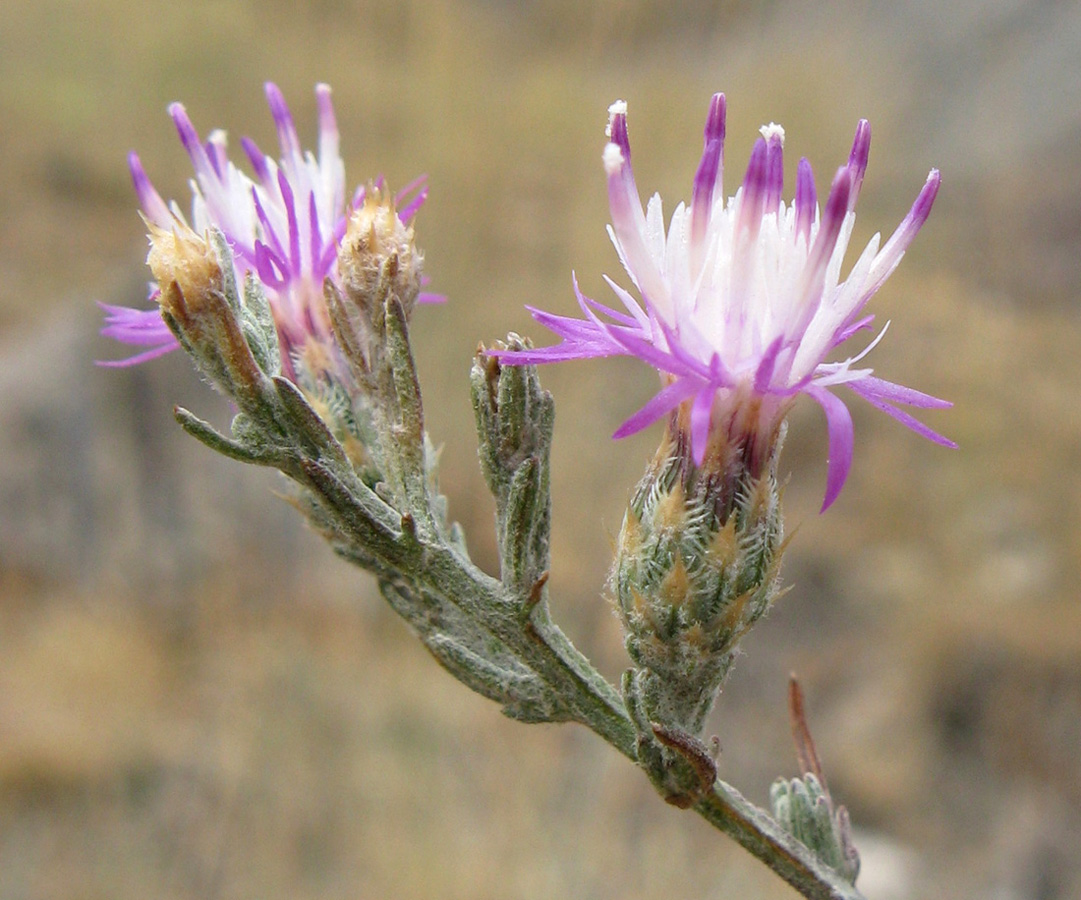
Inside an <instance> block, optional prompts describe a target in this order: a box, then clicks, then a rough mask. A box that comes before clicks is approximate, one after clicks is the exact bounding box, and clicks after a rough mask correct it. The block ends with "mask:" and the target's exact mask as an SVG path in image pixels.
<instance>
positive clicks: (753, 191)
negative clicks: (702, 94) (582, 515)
mask: <svg viewBox="0 0 1081 900" xmlns="http://www.w3.org/2000/svg"><path fill="white" fill-rule="evenodd" d="M724 138H725V99H724V95H723V94H717V95H715V96H714V97H713V100H712V102H711V104H710V109H709V115H708V118H707V120H706V128H705V142H704V143H705V146H704V149H703V152H702V160H701V162H700V163H699V166H698V171H697V173H696V174H695V178H694V186H693V190H692V193H691V202H690V205H689V206H688V205H685V204H682V203H681V204H680V205H679V206H678V207H677V208H676V210H675V212H674V213H673V215H672V219H671V222H670V224H669V225H668V228H667V231H666V229H665V225H664V221H663V218H662V212H661V199H660V197H659V196H656V195H654V197H653V198H652V199H651V200H650V201H649V204H648V206H647V207H646V209H645V210H644V211H643V209H642V204H641V201H640V200H639V195H638V188H637V186H636V184H635V180H634V173H633V171H632V169H631V163H630V159H631V154H630V143H629V140H628V136H627V105H626V104H625V103H623V102H617V103H614V104H613V105H612V106H611V108H610V109H609V123H608V139H609V142H608V144H607V146H606V147H605V148H604V155H603V160H604V168H605V172H606V174H607V176H608V199H609V204H610V207H611V213H612V225H611V227H609V229H608V233H609V236H610V237H611V239H612V243H613V244H614V245H615V248H616V252H617V253H618V254H619V258H620V261H621V262H622V263H623V267H624V268H625V269H626V271H627V274H628V275H629V276H630V279H631V281H632V282H633V284H634V286H635V288H637V290H638V293H639V295H640V296H641V298H642V300H641V302H639V301H638V300H636V299H635V298H634V297H633V296H632V295H631V294H630V293H629V292H628V291H626V290H625V289H623V288H622V287H620V286H619V285H617V284H616V283H615V282H613V281H612V280H610V279H607V278H606V279H605V280H606V281H607V282H608V284H609V286H610V287H611V288H612V290H613V291H614V292H615V294H616V296H617V297H618V298H619V301H620V303H621V305H622V307H623V309H613V308H611V307H608V306H605V305H603V304H601V303H599V302H597V301H596V300H593V299H591V298H589V297H586V296H585V295H584V294H582V292H581V291H580V290H579V289H578V284H577V280H575V284H574V290H575V293H576V295H577V297H578V304H579V306H580V307H581V310H582V313H583V318H580V319H578V318H571V317H567V316H559V315H555V314H553V313H549V312H544V311H542V310H539V309H532V308H531V309H530V312H531V313H532V314H533V317H534V319H536V320H537V321H538V322H540V323H541V324H542V325H544V326H545V327H547V328H549V329H550V330H552V331H553V332H555V333H556V334H557V335H559V337H561V338H562V342H561V343H559V344H557V345H555V346H551V347H542V348H539V349H536V350H524V351H518V352H508V351H503V352H498V351H497V352H496V354H495V355H498V356H499V358H500V360H501V361H502V362H505V363H509V364H527V363H545V362H557V361H560V360H566V359H584V358H588V357H597V356H614V355H629V356H635V357H637V358H639V359H641V360H643V361H644V362H646V363H649V364H650V365H651V366H653V367H654V368H655V369H657V370H658V371H659V373H660V375H661V381H662V388H661V390H660V391H659V392H658V393H657V394H656V395H655V396H654V397H653V399H651V400H650V401H649V402H648V403H647V404H646V405H645V406H643V407H642V408H641V409H640V410H639V411H638V412H637V413H635V414H634V415H633V416H631V417H630V418H629V419H628V420H627V421H626V422H624V423H623V424H622V425H621V426H620V427H619V429H618V430H617V431H616V433H615V435H614V436H615V437H617V438H619V437H625V436H627V435H629V434H633V433H635V432H637V431H639V430H641V429H643V428H645V427H646V426H647V425H649V424H651V423H652V422H654V421H656V420H658V419H660V418H662V417H665V416H672V417H673V422H674V423H675V424H676V425H677V427H678V429H679V432H680V433H681V434H682V435H683V436H684V439H685V440H686V441H687V442H688V443H689V446H690V448H691V451H692V455H693V458H694V461H695V464H696V465H702V463H703V461H704V460H705V459H706V457H707V451H708V450H709V449H710V448H711V447H715V446H724V445H733V444H735V445H739V446H742V447H744V448H746V453H747V457H748V461H749V463H750V466H751V468H752V470H755V469H759V470H760V468H761V466H763V465H764V464H765V460H766V458H767V457H768V455H769V453H770V448H771V447H772V446H773V443H774V441H775V439H776V435H777V433H778V429H779V428H780V425H781V423H782V422H783V420H784V417H785V415H786V414H787V412H788V410H789V408H790V407H791V405H792V403H793V402H794V401H795V398H796V397H797V396H798V395H799V394H807V395H808V396H810V397H811V398H812V399H813V400H815V401H816V402H817V403H818V404H819V405H820V406H821V407H822V409H823V410H824V411H825V414H826V421H827V425H828V429H829V465H828V475H827V481H826V494H825V500H824V502H823V505H822V509H823V510H825V509H826V508H827V507H828V506H829V505H830V504H831V503H833V501H834V500H835V499H836V498H837V495H838V494H839V493H840V490H841V487H842V486H843V485H844V482H845V478H846V477H847V475H848V470H849V467H850V464H851V461H852V447H853V428H852V418H851V416H850V414H849V412H848V409H847V408H846V407H845V405H844V403H843V402H841V400H840V399H839V398H838V397H837V396H836V395H835V394H834V393H833V391H834V389H835V388H838V387H841V386H844V387H847V388H850V389H851V390H852V391H854V392H855V393H857V394H858V395H860V396H861V397H863V398H864V399H865V400H867V401H869V402H870V403H871V404H873V405H874V406H877V407H878V408H879V409H881V410H883V411H885V412H886V413H888V414H889V415H891V416H893V417H894V418H895V419H897V420H898V421H900V422H901V423H902V424H904V425H906V426H908V427H909V428H911V429H912V430H913V431H915V432H916V433H917V434H920V435H923V436H924V437H926V438H928V439H930V440H932V441H935V442H936V443H939V444H943V445H945V446H948V447H953V446H956V445H955V444H954V443H953V442H952V441H949V440H947V439H946V438H944V437H942V436H941V435H939V434H937V433H936V432H934V431H932V430H931V429H930V428H928V427H927V426H926V425H923V424H922V423H920V422H918V421H917V420H916V419H914V418H913V417H912V416H911V415H910V414H909V413H907V412H905V411H904V410H903V409H901V408H900V407H901V406H910V407H925V408H941V407H948V406H950V405H951V404H950V403H949V402H947V401H945V400H940V399H938V398H936V397H931V396H929V395H927V394H924V393H921V392H919V391H916V390H912V389H911V388H906V387H902V386H900V385H897V384H892V383H890V382H888V381H883V380H882V379H880V378H876V377H874V376H873V375H872V370H871V369H869V368H865V367H861V366H859V365H858V364H859V362H860V360H862V359H863V357H864V356H865V355H866V354H867V353H868V352H869V350H870V349H871V347H873V346H874V345H875V344H876V343H877V342H878V340H880V339H881V337H882V334H883V333H884V332H885V328H883V329H882V332H881V333H880V334H879V335H878V337H877V338H876V339H875V340H874V341H872V342H871V345H870V346H868V347H867V348H866V349H864V350H863V351H862V352H861V353H859V354H857V355H854V356H849V357H848V358H846V359H843V360H841V361H840V362H827V361H826V360H827V358H828V357H829V356H831V355H832V353H833V351H834V350H835V348H837V347H838V346H840V345H841V344H843V343H844V342H845V341H847V340H848V339H849V338H850V337H852V336H853V335H854V334H855V333H856V332H857V331H860V330H862V329H865V328H867V327H868V326H870V324H871V322H872V319H873V316H870V315H867V314H865V312H864V309H865V307H866V305H867V302H868V300H870V298H871V297H872V296H873V295H874V293H875V292H876V291H877V290H878V289H879V288H880V287H881V286H882V284H883V283H884V282H885V280H886V279H887V278H888V277H889V275H890V273H891V272H892V271H893V270H894V269H895V268H896V267H897V264H898V263H899V262H900V261H901V257H902V256H903V255H904V252H905V250H906V249H907V248H908V245H909V244H910V243H912V240H913V238H914V237H915V236H916V233H917V232H918V231H919V230H920V227H921V226H922V225H923V223H924V222H925V221H926V219H927V216H928V214H929V213H930V211H931V204H932V203H933V202H934V199H935V194H936V193H937V192H938V187H939V173H938V171H937V170H932V171H931V173H930V175H929V176H928V178H927V182H926V184H925V185H924V186H923V189H922V190H921V191H920V193H919V196H918V197H917V198H916V202H915V203H914V204H913V206H912V209H911V210H910V211H909V213H908V215H907V216H906V217H905V218H904V220H903V221H902V222H901V224H900V226H899V227H898V228H897V230H896V231H895V232H894V233H893V235H892V236H891V237H890V239H889V240H887V241H886V242H885V243H884V244H882V243H881V242H880V238H879V235H877V234H876V235H875V236H874V237H873V238H871V241H870V243H869V244H868V245H867V247H866V249H865V250H864V251H863V253H862V254H861V255H860V257H859V259H858V260H857V261H856V263H855V265H854V266H853V267H852V268H851V270H850V271H849V273H848V276H847V277H846V278H844V279H842V278H841V265H842V260H843V257H844V254H845V250H846V248H847V246H848V241H849V237H850V236H851V234H852V227H853V223H854V221H855V213H854V209H855V205H856V197H857V195H858V194H859V190H860V186H861V184H862V182H863V175H864V172H865V171H866V168H867V158H868V151H869V149H870V138H871V132H870V126H869V125H868V124H867V122H866V121H861V122H860V123H859V125H857V127H856V137H855V141H854V142H853V145H852V152H851V154H850V156H849V159H848V162H847V164H846V165H844V166H842V167H841V168H840V169H839V170H838V171H837V174H836V175H835V176H834V178H833V183H832V185H831V186H830V191H829V195H828V196H827V197H826V200H825V203H824V205H822V206H821V207H820V206H819V203H818V200H817V196H816V192H815V185H814V178H813V176H812V173H811V166H810V164H809V163H808V162H807V160H806V159H802V160H800V163H799V167H798V169H797V175H796V189H795V197H794V199H793V200H792V201H791V202H790V203H787V204H786V203H785V201H784V199H783V197H782V189H783V172H784V170H783V148H784V130H783V129H782V128H781V127H780V126H779V125H774V124H770V125H766V126H764V127H763V128H762V137H761V138H759V139H758V141H757V143H756V144H755V146H754V149H753V150H752V151H751V159H750V162H749V164H748V166H747V173H746V175H745V176H744V179H743V183H742V184H741V185H740V186H739V187H738V188H737V190H736V193H735V195H734V196H733V197H731V198H729V199H728V200H725V197H724V193H723V188H722V178H723V172H724ZM718 442H719V443H718Z"/></svg>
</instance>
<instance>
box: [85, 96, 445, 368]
mask: <svg viewBox="0 0 1081 900" xmlns="http://www.w3.org/2000/svg"><path fill="white" fill-rule="evenodd" d="M315 93H316V102H317V104H318V108H319V149H318V154H317V155H316V154H312V153H310V152H309V153H304V152H302V150H301V147H300V141H299V139H298V137H297V132H296V127H295V125H294V123H293V118H292V115H291V114H290V112H289V108H288V107H287V106H286V104H285V99H284V97H283V96H282V94H281V91H279V90H278V88H277V87H276V86H275V85H273V84H267V86H266V95H267V100H268V102H269V105H270V110H271V113H272V115H273V117H274V122H275V125H276V126H277V132H278V140H279V143H280V145H281V158H280V159H279V160H277V161H275V160H274V159H272V158H271V157H269V156H266V155H264V154H263V153H262V151H261V150H260V149H259V148H258V147H257V146H256V144H255V143H254V141H252V140H250V139H248V138H244V139H243V140H242V141H241V146H242V148H243V150H244V153H245V155H246V156H247V158H248V162H249V163H250V165H251V168H252V171H253V172H254V178H251V177H249V176H248V175H246V174H244V173H243V172H241V171H240V169H238V168H237V167H236V166H235V165H234V164H233V163H232V162H231V161H230V160H229V158H228V156H227V154H226V138H225V133H224V132H222V131H213V132H211V134H210V136H209V137H208V138H207V140H206V141H205V142H204V141H202V140H201V139H200V138H199V135H198V132H196V130H195V127H194V126H193V125H192V123H191V120H190V119H189V118H188V114H187V112H186V111H185V109H184V107H183V106H181V105H180V104H179V103H174V104H172V105H171V106H170V107H169V114H170V115H171V116H172V119H173V121H174V123H175V124H176V128H177V131H178V132H179V135H180V140H181V143H182V144H183V145H184V149H185V150H186V151H187V152H188V155H189V157H190V158H191V161H192V164H193V166H194V168H195V177H194V179H193V180H192V182H191V188H192V195H193V197H192V215H191V221H192V226H191V227H192V230H194V232H196V233H197V234H203V233H204V232H207V231H208V230H210V229H214V228H216V229H218V230H220V231H221V233H222V234H223V235H224V236H225V239H226V241H227V242H228V245H229V250H230V252H231V256H232V258H233V262H234V266H235V268H236V273H235V274H236V276H237V282H238V283H242V282H243V281H244V280H245V278H246V277H247V276H251V277H252V278H254V279H255V281H256V282H257V283H258V285H259V286H260V287H261V289H262V291H263V293H264V294H265V295H266V298H267V300H268V302H269V304H270V310H271V313H272V315H273V320H274V325H275V327H276V330H277V335H278V342H279V349H280V356H281V365H282V369H283V372H284V374H285V375H286V376H288V377H289V378H291V379H293V380H294V381H300V380H303V379H304V378H305V377H306V376H313V377H315V378H316V379H317V380H318V379H321V378H323V377H332V378H334V379H336V380H338V381H340V382H341V383H343V384H348V383H349V379H350V375H349V369H348V366H347V365H346V363H345V361H344V360H343V359H342V357H341V350H340V348H338V347H337V346H336V345H335V342H334V334H333V328H332V325H331V322H330V316H329V313H328V310H327V306H326V303H325V302H324V294H323V290H324V281H325V280H326V279H330V280H331V281H332V282H334V281H336V280H337V279H338V277H339V275H338V252H339V247H340V244H341V242H342V238H343V236H344V235H345V233H346V228H347V225H348V222H349V217H350V215H351V214H352V213H353V211H354V210H356V209H358V208H360V207H361V206H362V205H363V202H364V199H365V196H366V194H367V193H368V191H367V190H366V189H364V188H360V189H358V190H357V191H356V192H355V193H354V194H353V196H352V197H351V198H349V197H347V196H346V187H345V184H346V183H345V166H344V164H343V162H342V158H341V154H340V152H339V149H338V127H337V122H336V120H335V116H334V108H333V106H332V104H331V100H330V88H329V87H328V86H327V85H325V84H321V85H318V86H317V87H316V91H315ZM129 165H130V168H131V174H132V179H133V181H134V183H135V191H136V194H137V195H138V197H139V203H140V205H141V206H142V210H143V215H144V217H145V218H146V220H147V222H148V223H149V225H150V227H151V229H154V228H158V229H162V230H164V231H165V232H172V231H173V229H174V227H175V226H176V225H177V223H180V224H182V225H183V227H185V228H186V227H187V222H186V220H185V218H184V215H183V213H182V212H181V211H180V209H179V207H178V206H177V205H176V204H175V203H171V204H168V205H167V204H166V203H165V201H163V200H162V198H161V196H160V195H159V194H158V192H157V191H156V190H155V189H154V187H153V185H152V184H151V183H150V179H149V178H148V177H147V175H146V172H145V171H144V169H143V167H142V163H141V162H140V161H139V157H138V156H137V155H136V154H135V153H132V154H131V155H130V157H129ZM426 195H427V188H426V186H425V184H424V180H423V179H418V180H417V181H414V182H413V183H412V184H410V185H409V186H407V187H406V188H405V190H404V191H402V192H400V193H399V194H398V195H397V198H396V199H397V215H398V217H399V218H400V220H401V223H402V225H403V228H404V227H405V224H406V223H408V222H409V221H410V220H411V219H412V217H413V216H414V215H415V214H416V212H417V210H418V209H419V208H420V207H421V205H422V204H423V203H424V200H425V197H426ZM152 255H153V251H152ZM417 260H418V265H419V255H418V257H417ZM162 287H163V286H162V285H161V282H160V279H159V282H158V284H156V285H152V286H151V299H154V300H159V299H160V296H161V290H162ZM418 299H419V300H420V301H421V302H425V301H431V300H439V299H441V298H439V297H436V296H435V295H430V294H421V295H420V296H419V298H418ZM104 308H105V312H106V326H105V328H103V329H102V333H103V334H105V335H106V336H108V337H113V338H116V339H117V340H119V341H121V342H123V343H128V344H139V345H143V346H148V347H150V349H148V350H146V351H144V352H143V353H141V354H138V355H137V356H134V357H132V358H130V359H126V360H121V361H119V362H116V363H107V365H131V364H134V363H137V362H142V361H144V360H147V359H152V358H154V357H155V356H160V355H161V354H163V353H167V352H169V351H170V350H172V349H175V348H176V346H177V341H176V338H175V337H174V336H173V334H172V333H171V332H170V330H169V328H168V327H167V326H166V324H165V323H164V322H163V321H162V319H161V317H160V316H159V315H158V311H157V310H136V309H127V308H124V307H115V306H107V307H104ZM306 360H309V361H312V363H313V366H314V368H315V371H311V372H301V371H298V367H299V368H305V361H306Z"/></svg>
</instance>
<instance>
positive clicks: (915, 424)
mask: <svg viewBox="0 0 1081 900" xmlns="http://www.w3.org/2000/svg"><path fill="white" fill-rule="evenodd" d="M865 380H866V379H865ZM861 386H862V385H861V382H859V381H851V382H848V383H847V384H846V387H849V388H851V389H852V390H853V391H855V392H856V393H857V394H859V395H860V396H861V397H863V399H864V400H866V401H867V402H868V403H870V404H871V406H874V407H875V408H876V409H880V410H882V412H884V413H885V414H886V415H888V416H892V417H893V418H894V419H896V420H897V421H898V422H900V423H901V424H902V425H904V426H905V427H906V428H910V429H911V430H912V431H914V432H916V434H918V435H919V436H920V437H922V438H926V439H927V440H929V441H932V442H933V443H936V444H939V445H940V446H942V447H949V448H950V449H951V450H956V449H957V444H956V443H955V442H954V441H951V440H950V439H949V438H948V437H945V436H944V435H941V434H939V433H938V432H937V431H935V430H934V429H933V428H928V427H927V426H926V425H924V424H923V422H921V421H920V420H919V419H917V418H916V417H915V416H912V415H910V414H909V413H906V412H905V411H904V410H903V409H898V408H897V407H896V406H894V405H893V404H892V403H889V402H888V401H886V400H883V399H881V397H879V396H878V395H877V394H875V393H872V392H865V390H861ZM894 387H899V385H894ZM900 389H901V390H902V391H907V390H908V389H907V388H900ZM912 393H913V394H919V393H920V392H919V391H913V392H912ZM922 396H924V397H928V399H931V400H937V398H935V397H929V396H928V395H927V394H923V395H922ZM901 402H904V401H901ZM938 402H939V403H942V402H945V401H938ZM912 405H914V406H925V405H927V404H924V403H915V404H912Z"/></svg>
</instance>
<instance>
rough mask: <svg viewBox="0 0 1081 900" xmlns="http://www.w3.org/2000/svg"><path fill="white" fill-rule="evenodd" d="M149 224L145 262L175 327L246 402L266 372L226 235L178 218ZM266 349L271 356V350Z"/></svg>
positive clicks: (201, 361) (208, 370)
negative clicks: (167, 224) (200, 230)
mask: <svg viewBox="0 0 1081 900" xmlns="http://www.w3.org/2000/svg"><path fill="white" fill-rule="evenodd" d="M148 227H149V232H150V235H149V236H150V253H149V254H148V256H147V260H146V261H147V264H148V265H149V266H150V269H151V271H152V272H153V273H154V278H155V280H156V281H157V282H158V286H159V288H160V290H161V292H160V295H159V297H158V303H159V305H160V307H161V312H162V317H163V318H164V319H165V321H166V323H167V324H168V325H169V328H170V330H172V332H173V333H174V334H175V336H176V338H177V340H179V341H180V343H181V344H182V345H183V346H184V347H185V348H186V349H187V350H188V352H189V353H190V354H191V355H192V357H193V359H194V360H195V362H196V364H197V365H198V367H199V369H200V371H202V373H203V374H204V375H205V376H206V377H207V378H209V379H210V381H211V382H212V383H213V384H215V385H216V386H217V387H218V388H219V389H221V390H222V391H224V392H225V393H226V394H227V395H229V396H231V397H233V398H234V399H235V400H237V401H238V402H241V401H242V399H243V398H244V397H245V396H252V395H254V394H256V393H258V392H259V391H260V390H261V389H262V387H263V386H264V383H265V382H266V376H265V375H264V373H263V372H262V371H261V369H260V367H259V364H258V362H257V361H256V359H255V356H254V355H253V353H252V347H251V346H250V344H249V339H250V338H251V339H253V338H255V337H257V335H256V333H255V331H254V330H253V329H252V328H248V329H245V327H244V323H243V322H242V321H241V320H242V319H243V318H244V307H243V304H242V302H241V299H240V296H239V290H238V288H237V282H236V273H235V270H234V267H233V259H232V253H231V251H230V249H229V245H228V243H227V242H226V240H225V237H224V236H223V235H222V234H221V232H219V231H214V232H212V233H211V234H210V235H208V236H207V237H200V236H199V235H198V234H197V233H196V232H194V231H192V230H191V228H189V227H188V226H187V225H185V224H184V223H182V222H180V221H179V220H178V221H176V222H175V223H174V225H173V228H172V229H170V230H167V229H165V228H161V227H159V226H158V225H155V224H154V223H152V222H150V223H148ZM270 327H272V325H271V326H270ZM245 331H248V332H250V334H246V333H245ZM261 350H262V351H263V352H261V353H260V356H261V357H263V358H265V359H266V360H267V361H269V357H270V354H268V353H267V352H266V351H265V348H264V347H262V346H261ZM241 405H243V403H241Z"/></svg>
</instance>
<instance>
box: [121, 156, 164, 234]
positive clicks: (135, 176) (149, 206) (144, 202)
mask: <svg viewBox="0 0 1081 900" xmlns="http://www.w3.org/2000/svg"><path fill="white" fill-rule="evenodd" d="M128 169H130V170H131V180H132V182H133V183H134V184H135V195H136V196H137V197H138V198H139V205H140V206H141V207H142V208H143V212H144V213H146V217H147V218H148V219H149V220H150V221H151V222H153V223H154V224H155V225H157V226H158V227H159V228H169V227H171V225H172V222H173V214H172V213H171V212H169V207H168V206H166V205H165V201H164V200H162V199H161V195H160V194H159V193H158V192H157V191H156V190H154V185H153V184H151V182H150V179H149V178H148V177H147V174H146V170H145V169H144V168H143V164H142V162H141V161H140V160H139V155H138V154H137V153H134V152H132V153H129V154H128Z"/></svg>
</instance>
